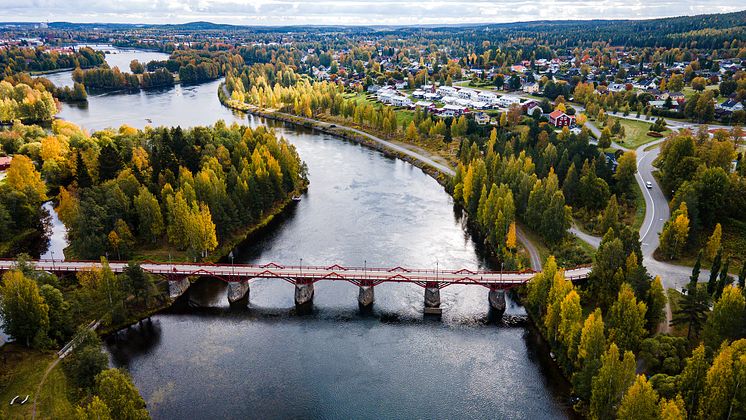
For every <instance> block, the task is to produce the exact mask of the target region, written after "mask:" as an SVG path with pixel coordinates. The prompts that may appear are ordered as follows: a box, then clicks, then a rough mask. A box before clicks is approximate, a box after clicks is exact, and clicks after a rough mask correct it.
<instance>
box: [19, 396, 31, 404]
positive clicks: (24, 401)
mask: <svg viewBox="0 0 746 420" xmlns="http://www.w3.org/2000/svg"><path fill="white" fill-rule="evenodd" d="M28 397H30V395H26V398H24V399H23V401H21V405H23V404H26V401H28Z"/></svg>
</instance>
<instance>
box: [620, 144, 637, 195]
mask: <svg viewBox="0 0 746 420" xmlns="http://www.w3.org/2000/svg"><path fill="white" fill-rule="evenodd" d="M636 173H637V155H636V154H635V152H634V151H631V150H630V151H628V152H625V153H624V154H623V155H622V156H621V157H620V158H619V160H618V161H617V167H616V172H615V173H614V179H615V180H616V190H617V191H618V192H619V194H620V195H621V196H623V197H626V198H627V199H628V200H629V199H632V198H633V197H634V196H633V194H634V189H635V188H636V187H637V184H636V182H635V174H636Z"/></svg>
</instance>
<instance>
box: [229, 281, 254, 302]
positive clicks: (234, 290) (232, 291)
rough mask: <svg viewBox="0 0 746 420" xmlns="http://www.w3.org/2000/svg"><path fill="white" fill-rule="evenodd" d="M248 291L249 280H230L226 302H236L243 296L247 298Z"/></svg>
mask: <svg viewBox="0 0 746 420" xmlns="http://www.w3.org/2000/svg"><path fill="white" fill-rule="evenodd" d="M250 292H251V291H250V289H249V280H241V281H236V282H230V283H228V302H230V303H236V302H238V301H239V300H241V299H243V298H244V297H246V298H247V299H248V297H249V293H250Z"/></svg>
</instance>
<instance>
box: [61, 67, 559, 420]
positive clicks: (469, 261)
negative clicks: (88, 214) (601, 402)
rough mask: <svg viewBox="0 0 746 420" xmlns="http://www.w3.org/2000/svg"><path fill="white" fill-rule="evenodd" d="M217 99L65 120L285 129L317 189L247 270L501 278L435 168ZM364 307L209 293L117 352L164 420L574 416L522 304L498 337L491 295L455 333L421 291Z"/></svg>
mask: <svg viewBox="0 0 746 420" xmlns="http://www.w3.org/2000/svg"><path fill="white" fill-rule="evenodd" d="M60 74H62V73H60ZM217 87H218V82H211V83H206V84H202V85H198V86H176V87H174V88H170V89H165V90H157V91H147V92H145V91H143V92H138V93H127V94H107V95H91V96H89V101H88V104H87V105H86V106H70V105H64V106H63V108H62V111H61V112H60V114H59V117H60V118H64V119H67V120H70V121H73V122H75V123H77V124H79V125H81V126H83V127H85V128H86V129H88V130H97V129H101V128H105V127H116V126H119V125H120V124H128V125H131V126H134V127H138V128H141V127H144V126H146V125H149V124H151V122H152V125H181V126H182V127H187V126H194V125H201V124H212V123H214V122H215V121H217V120H218V119H223V120H225V121H227V122H228V123H231V122H234V121H235V122H240V123H243V124H248V125H251V126H257V125H260V124H267V125H271V126H273V127H274V128H275V130H276V131H277V133H278V134H280V135H282V136H284V137H285V138H287V139H288V140H289V141H290V142H291V143H293V144H294V145H295V146H296V147H297V149H298V152H299V153H300V156H301V158H302V159H303V160H304V161H305V162H306V163H307V164H308V169H309V179H310V182H311V184H310V188H309V190H308V192H307V193H306V194H305V195H304V196H303V198H302V201H301V202H300V203H298V204H297V206H295V207H293V208H292V209H290V210H289V211H288V212H286V213H285V215H284V216H283V217H282V218H281V220H279V221H278V222H277V223H275V224H273V226H271V227H270V228H268V229H267V230H266V231H265V232H264V233H263V234H262V235H261V236H259V237H256V238H253V239H252V240H250V241H248V243H246V244H244V245H243V246H241V247H240V249H238V250H237V252H236V256H237V257H236V262H242V263H265V262H270V261H277V262H282V263H288V264H297V263H301V258H302V264H319V265H327V264H329V265H330V264H334V263H339V264H342V265H345V264H347V265H363V264H367V265H368V266H369V267H370V266H391V267H393V266H397V265H401V266H408V267H432V268H435V267H436V265H438V266H440V267H451V268H453V267H465V268H477V267H490V268H494V267H491V266H490V265H489V262H488V261H486V260H485V258H484V257H483V255H482V254H481V252H480V249H479V247H478V246H477V245H476V244H475V243H474V241H473V240H472V238H471V236H470V235H469V234H468V233H467V231H466V229H465V227H464V221H463V220H462V218H461V217H460V215H459V214H456V213H455V212H454V208H453V201H452V199H451V197H450V196H449V195H448V194H447V193H446V192H445V191H444V190H443V188H442V187H441V186H440V185H438V183H437V182H435V180H433V179H432V178H430V177H429V176H427V175H426V174H425V173H423V172H422V171H421V170H420V169H418V168H416V167H414V166H412V165H410V164H408V163H406V162H403V161H400V160H396V159H390V158H387V157H385V156H383V155H382V154H381V153H379V152H377V151H374V150H370V149H367V148H364V147H362V146H359V145H357V144H354V143H350V142H347V141H343V140H340V139H337V138H334V137H331V136H329V135H326V134H321V133H317V132H313V131H309V130H305V129H299V128H295V127H292V126H286V125H284V124H278V123H273V122H267V121H262V120H260V119H258V118H254V117H251V116H249V117H247V116H245V115H242V114H240V113H235V112H232V111H230V110H228V109H226V108H224V107H222V106H221V105H220V103H219V102H218V99H217V94H216V92H217ZM55 255H56V254H55ZM357 293H358V290H357V288H356V287H354V286H353V285H351V284H347V283H337V282H320V283H317V285H316V294H315V297H314V306H313V312H312V313H311V314H307V315H297V314H295V311H294V305H293V287H292V285H289V284H287V283H285V282H282V281H279V280H278V281H272V280H259V281H254V282H252V283H251V293H250V303H249V304H248V307H245V308H231V307H230V306H229V305H228V302H227V296H226V287H225V285H224V284H222V283H221V282H219V281H216V280H209V279H203V280H200V281H198V282H197V283H195V284H193V285H192V287H191V289H190V290H189V291H188V292H187V295H185V296H183V297H182V298H181V299H180V300H179V301H178V302H177V304H176V305H175V306H174V307H173V308H171V309H169V310H167V311H164V312H162V313H160V314H158V315H156V316H154V317H152V318H151V319H150V320H149V321H145V322H143V323H142V325H136V326H133V327H132V328H129V329H126V330H123V331H120V332H119V333H118V334H116V336H115V337H112V338H111V339H110V340H108V342H107V349H108V351H109V352H110V355H111V360H112V363H113V364H114V365H116V366H124V367H127V369H129V371H130V372H131V374H132V376H133V379H134V382H135V384H136V385H137V387H138V388H139V389H140V391H141V393H142V395H143V397H144V398H145V400H146V402H147V403H148V409H149V410H150V412H151V414H152V416H153V418H156V419H166V418H198V419H202V418H256V417H261V418H288V417H295V418H299V417H302V418H565V417H568V416H570V415H571V414H570V410H569V409H568V407H567V406H566V404H565V401H566V399H567V397H566V392H567V386H566V384H565V383H564V382H563V381H562V380H561V378H560V377H559V376H558V375H557V373H556V371H555V370H554V368H553V365H552V363H551V362H550V360H549V359H548V352H547V350H546V349H545V348H544V347H543V345H542V343H541V340H539V339H538V337H537V335H536V333H535V332H534V331H532V329H531V328H530V327H529V326H528V322H526V321H525V311H524V310H523V308H522V307H520V306H519V305H517V304H516V303H515V302H513V301H512V300H508V308H507V311H506V316H505V319H506V320H508V322H504V321H499V322H497V323H491V322H488V321H489V313H488V306H489V305H488V303H487V290H486V289H483V288H481V287H478V286H451V287H449V288H446V289H443V291H442V294H441V297H442V301H443V304H442V306H443V318H442V320H430V319H425V318H423V316H422V308H423V290H422V289H421V288H419V287H417V286H413V285H404V284H383V285H380V286H377V287H376V290H375V293H376V300H375V303H374V309H373V311H372V313H370V314H360V313H359V310H358V306H357ZM511 320H512V321H514V322H511ZM515 320H517V321H515Z"/></svg>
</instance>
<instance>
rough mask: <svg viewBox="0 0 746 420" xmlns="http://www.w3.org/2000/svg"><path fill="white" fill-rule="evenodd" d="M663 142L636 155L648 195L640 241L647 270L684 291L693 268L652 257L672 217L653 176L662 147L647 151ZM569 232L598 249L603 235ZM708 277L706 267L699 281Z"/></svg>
mask: <svg viewBox="0 0 746 420" xmlns="http://www.w3.org/2000/svg"><path fill="white" fill-rule="evenodd" d="M633 119H635V118H633ZM671 123H672V124H670V126H671V128H672V129H674V130H681V129H684V128H696V127H697V125H696V124H689V123H681V122H677V121H671ZM664 141H665V138H663V139H660V140H656V141H654V142H651V143H647V144H645V145H642V146H640V147H638V148H637V150H635V153H636V154H637V174H636V176H635V178H636V179H637V185H638V186H639V187H640V190H642V192H643V197H644V198H645V218H644V220H643V222H642V225H641V226H640V241H641V242H642V244H641V248H642V255H643V265H644V266H645V268H647V269H648V272H649V273H650V274H652V275H657V276H660V278H661V282H662V283H663V287H664V288H666V289H677V290H681V289H682V288H683V287H684V286H685V285H686V284H687V283H688V282H689V277H690V276H691V273H692V268H691V267H687V266H681V265H676V264H671V263H667V262H664V261H658V260H656V259H655V258H654V257H653V253H654V252H655V250H656V249H657V248H658V245H659V243H660V241H659V235H660V232H661V231H662V230H663V225H664V224H665V223H666V221H667V220H668V218H669V217H671V216H670V214H671V213H670V211H669V208H668V200H667V199H666V196H665V195H664V194H663V191H662V190H661V188H660V186H659V185H658V182H657V181H656V179H655V178H654V177H653V171H654V170H655V168H654V167H653V162H654V161H655V159H656V158H657V157H658V155H659V154H660V147H654V148H653V149H651V150H648V151H646V150H645V149H646V148H649V147H651V146H657V145H660V144H661V143H663V142H664ZM648 181H649V182H650V183H651V184H652V188H650V189H648V188H647V187H646V182H648ZM570 231H571V232H572V233H573V234H575V236H577V237H578V238H580V239H581V240H583V241H585V242H586V243H588V244H590V245H591V246H593V247H594V248H598V246H599V244H600V243H601V238H600V237H598V236H594V235H590V234H588V233H585V232H582V231H580V230H578V229H577V228H575V227H573V228H572V229H570ZM709 276H710V272H709V270H705V269H703V270H702V271H701V272H700V276H699V281H706V280H707V279H708V278H709Z"/></svg>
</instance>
